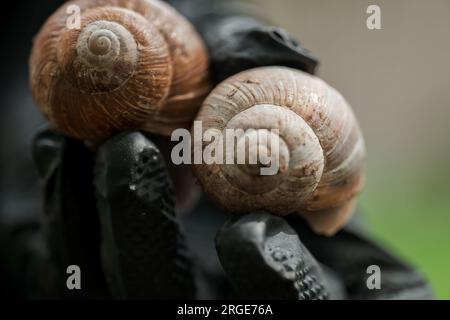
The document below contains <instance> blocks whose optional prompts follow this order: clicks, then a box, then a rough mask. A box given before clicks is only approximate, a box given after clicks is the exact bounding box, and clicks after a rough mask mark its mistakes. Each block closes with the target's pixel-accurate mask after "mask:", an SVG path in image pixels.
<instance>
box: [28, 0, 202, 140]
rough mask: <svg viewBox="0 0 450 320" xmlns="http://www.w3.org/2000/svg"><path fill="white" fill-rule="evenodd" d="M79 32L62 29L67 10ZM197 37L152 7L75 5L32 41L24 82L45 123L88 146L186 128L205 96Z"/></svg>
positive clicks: (178, 19)
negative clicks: (122, 134) (135, 132)
mask: <svg viewBox="0 0 450 320" xmlns="http://www.w3.org/2000/svg"><path fill="white" fill-rule="evenodd" d="M71 5H76V6H78V7H79V8H80V12H81V19H80V28H69V27H68V26H67V19H68V14H67V13H66V10H67V8H68V6H71ZM208 64H209V62H208V56H207V52H206V48H205V46H204V45H203V43H202V41H201V39H200V36H199V35H198V34H197V32H196V31H195V30H194V28H193V27H192V25H191V24H190V23H189V22H188V21H187V20H186V19H185V18H184V17H182V16H181V15H180V14H178V13H177V12H176V11H175V9H173V8H172V7H170V6H169V5H167V4H165V3H162V2H160V1H158V0H77V1H70V2H68V3H67V4H65V5H64V6H62V7H61V8H60V9H59V10H58V11H56V12H55V13H54V14H53V15H52V16H51V17H50V18H49V19H48V20H47V22H46V23H45V25H44V26H43V27H42V29H41V30H40V32H39V34H38V35H37V37H36V38H35V41H34V46H33V51H32V55H31V59H30V82H31V88H32V93H33V96H34V99H35V101H36V102H37V104H38V106H39V107H40V109H41V111H42V112H43V114H44V115H45V116H46V118H47V119H48V120H49V121H50V122H51V123H52V124H53V125H54V126H55V127H56V128H57V129H59V130H60V131H62V132H63V133H65V134H67V135H69V136H72V137H75V138H79V139H83V140H91V141H95V142H101V141H103V140H105V139H106V138H108V137H109V136H111V135H112V134H114V133H116V132H118V131H122V130H126V129H143V130H145V131H150V132H153V133H157V134H162V135H170V133H171V132H172V131H173V130H174V129H175V128H179V127H189V126H190V124H191V122H192V120H193V118H194V117H195V114H196V113H197V110H198V108H199V107H200V106H201V103H202V101H203V100H204V98H205V96H206V95H207V94H208V92H209V91H210V84H209V76H208Z"/></svg>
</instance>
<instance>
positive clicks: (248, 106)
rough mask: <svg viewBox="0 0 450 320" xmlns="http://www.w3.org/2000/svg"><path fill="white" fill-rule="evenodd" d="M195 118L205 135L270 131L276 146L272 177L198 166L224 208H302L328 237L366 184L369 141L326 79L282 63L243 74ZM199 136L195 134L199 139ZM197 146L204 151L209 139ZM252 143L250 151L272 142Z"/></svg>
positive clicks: (251, 170)
mask: <svg viewBox="0 0 450 320" xmlns="http://www.w3.org/2000/svg"><path fill="white" fill-rule="evenodd" d="M196 120H197V121H201V122H202V130H203V133H205V131H206V130H209V129H216V130H219V131H220V132H222V133H223V132H224V131H225V130H226V129H243V130H244V131H245V130H248V129H254V131H253V133H251V132H252V131H250V133H249V134H255V132H257V133H258V134H260V133H266V134H269V136H271V140H270V141H275V142H276V143H278V145H279V170H278V173H277V174H276V175H272V176H264V175H261V174H260V171H259V170H255V165H242V164H241V165H234V164H227V162H225V160H224V162H225V164H216V163H214V164H201V165H196V166H194V172H195V174H196V176H197V178H198V180H199V183H200V185H201V186H202V187H203V189H204V190H205V192H206V193H207V194H209V195H210V196H211V197H212V198H213V199H214V200H215V201H216V202H217V203H218V204H219V205H220V206H222V207H223V208H224V209H226V210H228V211H231V212H234V213H250V212H254V211H258V210H266V211H269V212H271V213H273V214H277V215H286V214H290V213H298V214H300V215H301V216H303V217H304V218H305V219H306V220H307V221H308V223H309V224H310V225H311V226H312V227H313V229H314V230H315V231H316V232H318V233H321V234H326V235H331V234H333V233H335V232H336V231H337V230H339V229H340V228H341V227H342V226H343V225H344V224H345V223H346V222H347V220H348V218H349V217H350V215H351V213H352V211H353V204H354V198H355V196H356V195H357V194H358V193H359V192H360V191H361V189H362V186H363V167H364V159H365V147H364V140H363V137H362V134H361V131H360V128H359V125H358V123H357V121H356V118H355V116H354V114H353V111H352V109H351V108H350V106H349V105H348V103H347V102H346V101H345V99H344V98H343V97H342V96H341V94H339V93H338V92H337V91H336V90H335V89H333V88H331V87H330V86H329V85H327V84H326V83H325V82H324V81H322V80H321V79H319V78H316V77H314V76H311V75H309V74H307V73H304V72H302V71H298V70H294V69H289V68H283V67H264V68H257V69H252V70H248V71H244V72H242V73H240V74H237V75H235V76H233V77H231V78H229V79H227V80H225V81H224V82H223V83H222V84H220V85H219V86H218V87H217V88H216V89H214V90H213V91H212V92H211V94H210V95H209V97H208V98H207V99H206V101H205V102H204V104H203V106H202V108H201V109H200V112H199V114H198V116H197V119H196ZM271 129H277V130H278V134H276V135H275V136H274V135H273V133H269V130H271ZM255 130H256V131H255ZM245 132H247V131H245ZM249 134H246V135H245V136H243V137H241V138H240V139H244V138H245V137H246V136H248V135H249ZM223 136H225V133H224V134H223ZM201 138H202V137H198V135H197V136H195V135H194V139H195V141H194V143H198V141H197V139H201ZM267 140H269V139H267ZM256 141H257V142H256ZM200 143H201V144H202V146H203V149H204V148H205V147H206V146H207V145H208V144H209V143H210V142H208V141H207V142H205V141H201V142H200ZM253 143H257V144H258V145H251V143H250V144H249V145H247V149H246V152H247V153H251V152H255V150H261V148H263V149H264V148H265V149H268V148H269V149H270V146H271V145H270V144H268V142H267V141H265V140H262V139H261V140H259V139H258V140H253ZM237 144H239V141H238V142H237ZM225 152H226V151H224V153H225ZM260 166H262V164H260Z"/></svg>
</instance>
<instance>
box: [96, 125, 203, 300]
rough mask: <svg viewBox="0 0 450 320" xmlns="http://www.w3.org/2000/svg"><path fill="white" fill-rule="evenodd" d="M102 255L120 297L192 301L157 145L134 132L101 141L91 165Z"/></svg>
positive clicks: (172, 194) (190, 278) (192, 287)
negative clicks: (104, 141) (100, 229)
mask: <svg viewBox="0 0 450 320" xmlns="http://www.w3.org/2000/svg"><path fill="white" fill-rule="evenodd" d="M94 181H95V187H96V195H97V203H98V211H99V214H100V220H101V227H102V259H103V267H104V271H105V273H106V275H107V279H108V284H109V286H110V289H111V292H112V294H113V297H114V298H118V299H161V298H167V299H182V298H185V299H186V298H187V299H192V298H194V297H195V284H194V279H193V275H192V268H191V263H190V260H189V259H188V258H187V255H186V252H187V250H186V248H185V245H184V237H183V236H182V233H181V229H180V225H179V223H178V219H177V218H176V216H175V211H174V206H175V201H174V197H175V192H174V189H173V186H172V183H171V180H170V178H169V175H168V172H167V169H166V166H165V163H164V159H163V157H162V156H161V153H160V152H159V150H158V149H157V147H156V146H155V145H154V144H153V143H152V142H150V141H149V140H148V139H147V138H146V137H145V136H144V135H142V134H141V133H137V132H132V133H122V134H119V135H118V136H116V137H113V138H112V139H110V140H109V141H108V142H106V143H105V144H104V145H102V146H101V147H100V148H99V150H98V153H97V157H96V165H95V180H94Z"/></svg>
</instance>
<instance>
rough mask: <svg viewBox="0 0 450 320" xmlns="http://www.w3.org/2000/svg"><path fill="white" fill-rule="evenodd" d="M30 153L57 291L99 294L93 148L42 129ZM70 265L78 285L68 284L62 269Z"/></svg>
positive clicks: (101, 293)
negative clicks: (76, 271) (40, 191)
mask: <svg viewBox="0 0 450 320" xmlns="http://www.w3.org/2000/svg"><path fill="white" fill-rule="evenodd" d="M33 157H34V161H35V165H36V168H37V171H38V174H39V177H40V180H41V185H42V189H43V207H44V209H43V211H44V214H43V215H42V227H43V232H44V237H45V239H46V243H47V246H48V249H49V252H50V259H51V262H52V265H53V267H54V268H55V279H54V281H55V282H56V284H55V286H56V288H58V289H57V292H56V295H57V296H59V297H64V298H87V297H90V298H99V297H104V296H105V294H106V284H105V281H104V279H103V277H102V270H101V266H100V231H99V230H100V229H99V222H98V216H97V214H96V207H95V198H94V195H93V194H94V192H93V191H94V189H93V186H92V176H93V174H92V170H93V159H92V153H91V152H90V151H89V150H87V149H86V148H85V147H84V145H83V143H82V142H79V141H76V140H73V139H70V138H67V137H64V136H62V135H60V134H58V133H56V132H54V131H52V130H51V129H44V130H42V131H40V132H39V133H38V134H37V135H36V137H35V139H34V142H33ZM72 265H76V266H78V267H80V269H81V271H82V278H81V283H82V290H79V291H77V290H74V291H71V290H68V288H67V284H66V281H67V277H68V275H67V273H66V271H67V268H68V267H69V266H72Z"/></svg>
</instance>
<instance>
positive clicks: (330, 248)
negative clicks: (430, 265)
mask: <svg viewBox="0 0 450 320" xmlns="http://www.w3.org/2000/svg"><path fill="white" fill-rule="evenodd" d="M287 220H288V222H289V224H290V225H291V226H292V227H293V228H294V229H295V230H296V231H297V232H298V234H301V235H302V240H303V243H304V244H305V245H306V246H307V247H308V248H309V249H310V250H311V252H312V253H313V254H314V256H315V257H316V258H317V259H318V260H319V261H321V262H323V263H324V264H326V265H327V266H329V267H330V268H331V269H333V270H334V271H335V272H336V273H337V274H338V276H339V277H340V278H341V279H342V280H343V282H344V284H345V287H346V288H347V289H348V293H349V296H350V298H351V299H363V300H373V299H383V300H387V299H402V300H403V299H431V298H433V293H432V290H431V288H430V287H429V285H428V284H427V282H426V281H425V279H424V278H423V277H422V276H421V275H420V274H419V273H418V272H416V271H415V270H414V269H413V268H411V267H410V266H408V265H407V264H405V263H404V262H402V261H400V260H399V259H398V258H396V257H394V256H393V255H391V254H390V253H388V252H387V251H385V250H384V249H382V248H381V247H379V246H378V245H377V244H375V243H373V242H372V241H371V240H369V239H367V238H366V237H365V236H363V235H362V234H361V232H360V231H358V229H356V228H352V227H350V226H349V227H347V228H346V229H344V230H342V231H340V232H339V233H337V234H336V235H335V236H333V237H324V236H319V235H317V234H315V233H313V232H312V231H311V230H310V229H309V227H308V226H307V225H306V224H305V223H304V221H303V220H301V219H300V218H298V217H294V216H292V217H289V218H288V219H287ZM371 266H376V267H379V270H380V286H379V289H378V288H375V289H374V287H373V286H369V285H368V281H369V276H371V275H372V273H370V272H368V268H369V267H371Z"/></svg>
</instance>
